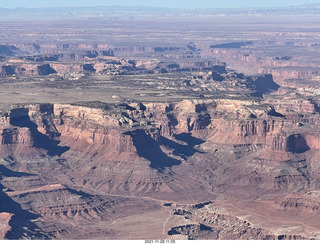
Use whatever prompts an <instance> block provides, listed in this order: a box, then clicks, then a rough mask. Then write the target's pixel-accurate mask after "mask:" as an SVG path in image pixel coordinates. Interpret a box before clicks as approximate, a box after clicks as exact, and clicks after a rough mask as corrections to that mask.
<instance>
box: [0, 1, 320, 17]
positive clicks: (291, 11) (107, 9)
mask: <svg viewBox="0 0 320 244" xmlns="http://www.w3.org/2000/svg"><path fill="white" fill-rule="evenodd" d="M216 15H219V16H221V15H226V16H237V15H255V16H259V15H261V16H279V15H291V16H292V15H297V16H301V15H308V16H319V15H320V4H305V5H301V6H294V7H282V8H239V9H235V8H232V9H222V8H220V9H194V10H191V9H171V8H154V7H145V6H136V7H126V6H98V7H77V8H73V7H70V8H15V9H6V8H0V20H1V21H3V20H36V19H43V20H45V19H95V18H139V17H161V18H163V17H166V18H170V17H179V16H216Z"/></svg>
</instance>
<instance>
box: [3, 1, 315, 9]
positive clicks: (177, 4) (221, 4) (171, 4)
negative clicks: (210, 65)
mask: <svg viewBox="0 0 320 244" xmlns="http://www.w3.org/2000/svg"><path fill="white" fill-rule="evenodd" d="M3 1H4V0H0V7H2V8H19V7H24V8H50V7H96V6H112V5H119V6H129V7H130V6H146V7H165V8H187V9H201V8H248V7H253V8H265V7H286V6H288V7H289V6H297V5H303V4H312V3H320V0H281V1H279V0H263V1H256V0H224V1H220V0H198V1H193V0H162V1H155V0H135V1H130V0H107V1H105V0H91V1H87V0H55V1H48V0H29V1H25V0H11V1H6V2H3Z"/></svg>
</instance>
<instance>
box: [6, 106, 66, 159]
mask: <svg viewBox="0 0 320 244" xmlns="http://www.w3.org/2000/svg"><path fill="white" fill-rule="evenodd" d="M10 124H11V125H14V126H18V127H27V128H29V129H30V132H31V137H32V139H33V143H34V147H36V148H41V149H45V150H47V151H48V155H49V156H60V155H61V154H63V153H64V152H66V151H68V150H69V147H60V146H58V144H59V143H60V141H57V140H54V139H52V138H50V137H49V136H48V135H44V134H42V133H40V132H39V131H38V129H37V128H38V125H37V124H36V123H34V122H32V121H31V120H30V117H29V110H28V109H26V108H18V109H14V110H12V111H11V115H10Z"/></svg>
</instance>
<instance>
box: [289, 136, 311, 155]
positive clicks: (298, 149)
mask: <svg viewBox="0 0 320 244" xmlns="http://www.w3.org/2000/svg"><path fill="white" fill-rule="evenodd" d="M287 147H288V150H289V152H293V153H304V152H306V151H308V150H310V147H309V146H308V144H307V142H306V140H305V139H304V138H303V136H301V135H291V136H289V138H288V140H287Z"/></svg>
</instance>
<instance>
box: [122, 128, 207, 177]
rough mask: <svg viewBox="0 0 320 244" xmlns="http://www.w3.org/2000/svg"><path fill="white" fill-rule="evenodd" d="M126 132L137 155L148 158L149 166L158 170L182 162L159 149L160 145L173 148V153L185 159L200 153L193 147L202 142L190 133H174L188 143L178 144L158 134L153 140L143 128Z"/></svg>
mask: <svg viewBox="0 0 320 244" xmlns="http://www.w3.org/2000/svg"><path fill="white" fill-rule="evenodd" d="M127 134H128V135H130V136H131V137H132V139H133V144H134V146H135V147H136V149H137V153H138V155H139V156H140V157H143V158H145V159H148V160H149V161H150V162H151V164H150V167H151V168H154V169H158V170H159V171H162V170H163V169H164V168H166V167H171V166H173V165H180V164H181V163H182V161H181V160H178V159H176V158H172V157H169V156H167V155H166V154H165V153H164V152H163V151H162V150H161V148H160V146H161V145H163V146H165V147H166V148H169V149H171V150H173V151H172V154H173V155H175V156H178V157H180V158H181V159H182V160H186V159H187V158H188V157H190V156H192V155H194V154H195V153H197V152H198V153H200V152H199V151H198V150H196V149H194V146H196V145H200V144H201V143H203V142H204V141H202V140H200V139H197V138H194V137H192V136H191V134H190V133H182V134H179V135H175V138H176V139H178V140H180V141H183V142H186V143H187V144H188V145H183V144H180V143H178V142H175V141H172V140H170V139H168V138H165V137H163V136H160V138H159V140H155V139H154V138H152V137H151V136H150V135H148V134H146V132H145V131H144V130H135V131H132V132H127Z"/></svg>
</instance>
